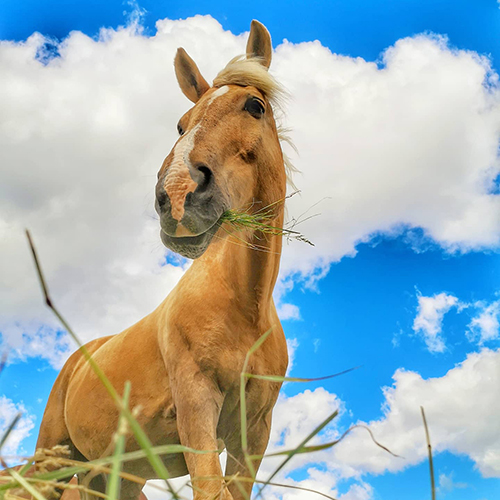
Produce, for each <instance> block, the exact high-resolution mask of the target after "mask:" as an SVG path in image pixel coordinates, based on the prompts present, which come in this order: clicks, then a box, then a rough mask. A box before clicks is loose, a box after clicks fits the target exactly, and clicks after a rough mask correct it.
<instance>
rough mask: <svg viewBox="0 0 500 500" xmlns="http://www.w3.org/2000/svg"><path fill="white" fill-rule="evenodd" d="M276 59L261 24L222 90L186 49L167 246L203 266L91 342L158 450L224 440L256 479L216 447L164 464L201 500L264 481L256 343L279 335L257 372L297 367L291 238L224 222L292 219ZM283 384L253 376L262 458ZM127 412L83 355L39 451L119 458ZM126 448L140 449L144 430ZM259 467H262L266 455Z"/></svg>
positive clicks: (164, 235) (238, 494)
mask: <svg viewBox="0 0 500 500" xmlns="http://www.w3.org/2000/svg"><path fill="white" fill-rule="evenodd" d="M271 54H272V46H271V38H270V36H269V33H268V31H267V30H266V28H265V27H264V26H263V25H262V24H260V23H258V22H257V21H253V22H252V26H251V31H250V37H249V40H248V44H247V57H246V58H237V59H234V60H232V61H231V62H230V63H229V64H228V65H227V66H226V68H224V69H223V70H222V71H221V72H220V73H219V74H218V76H217V77H216V78H215V80H214V84H213V86H212V87H210V85H209V84H208V83H207V82H206V81H205V79H204V78H203V77H202V76H201V74H200V72H199V70H198V68H197V66H196V64H195V63H194V62H193V60H192V59H191V58H190V57H189V56H188V55H187V54H186V52H185V51H184V50H183V49H179V50H178V51H177V55H176V58H175V72H176V76H177V80H178V82H179V85H180V88H181V90H182V92H183V93H184V94H185V95H186V96H187V97H188V98H189V99H190V100H191V101H192V102H193V103H194V107H192V108H191V109H190V110H189V111H188V112H187V113H186V114H185V115H184V116H183V117H182V118H181V119H180V121H179V125H178V131H179V134H180V137H179V139H178V140H177V142H176V144H175V146H174V148H173V149H172V151H171V152H170V154H169V155H168V156H167V157H166V159H165V161H164V162H163V165H162V167H161V169H160V171H159V174H158V183H157V185H156V210H157V212H158V214H159V218H160V226H161V239H162V241H163V243H164V245H165V246H167V247H168V248H170V249H172V250H173V251H175V252H178V253H179V254H181V255H184V256H186V257H190V258H192V259H195V260H194V262H193V264H192V266H191V267H190V268H189V270H188V271H187V272H186V273H185V274H184V276H183V277H182V279H181V280H180V282H179V283H178V285H177V286H176V287H175V289H174V290H173V291H172V293H171V294H170V295H169V296H168V297H167V298H166V300H165V301H164V302H163V303H162V304H161V305H160V306H159V307H158V308H157V309H156V310H155V311H153V312H152V313H151V314H149V315H148V316H146V317H145V318H144V319H142V320H140V321H139V322H138V323H136V324H135V325H133V326H131V327H130V328H128V329H127V330H125V331H123V332H122V333H120V334H118V335H114V336H109V337H104V338H99V339H96V340H94V341H92V342H90V343H89V344H87V348H88V350H89V351H90V352H92V355H93V358H94V359H95V361H96V362H97V364H98V365H99V366H100V367H101V369H102V370H103V371H104V372H105V373H106V375H107V376H108V378H109V379H110V381H111V383H112V384H113V385H114V387H115V388H116V389H117V390H118V391H119V392H122V391H123V388H124V385H125V382H126V381H127V380H130V381H131V385H132V391H131V395H130V406H131V407H137V408H140V412H139V413H138V417H137V418H138V421H139V423H140V424H141V426H142V427H143V429H144V430H145V431H146V433H147V434H148V436H149V438H150V440H151V441H152V443H153V444H154V445H163V444H173V443H181V444H183V445H186V446H188V447H191V448H194V449H197V450H217V449H220V440H222V441H223V443H224V446H225V448H226V449H227V452H228V459H227V465H226V471H225V475H226V476H233V475H237V476H238V477H242V478H246V479H247V481H246V482H245V481H241V482H239V484H236V482H235V481H233V482H228V484H226V483H225V482H224V479H223V474H222V470H221V465H220V461H219V456H218V454H217V453H216V452H214V453H205V454H194V453H185V454H171V455H167V456H164V457H163V458H162V459H163V461H164V464H165V466H166V467H167V469H168V471H169V473H170V475H171V476H172V477H177V476H182V475H185V474H187V473H189V474H190V475H191V481H192V485H193V490H194V498H195V499H196V500H201V499H215V498H220V499H224V500H230V499H243V498H245V494H244V493H242V491H241V489H243V490H244V491H245V492H246V497H247V498H248V495H250V492H251V490H252V482H251V480H248V479H249V478H250V477H251V474H250V471H249V470H248V468H247V465H246V462H245V455H244V453H243V450H242V445H241V431H240V373H241V371H242V369H243V364H244V361H245V357H246V355H247V353H248V351H249V349H250V348H251V346H252V345H253V344H254V343H255V342H256V341H257V339H258V338H259V337H260V336H261V335H262V334H264V333H265V332H267V331H268V330H269V329H272V333H271V334H270V335H269V337H268V338H267V339H266V341H265V342H264V343H263V344H262V346H261V347H260V348H259V349H258V350H257V351H256V352H255V353H254V354H253V355H252V356H251V358H249V359H250V363H249V365H248V371H249V372H250V373H254V374H267V375H280V376H283V375H285V372H286V368H287V363H288V356H287V348H286V341H285V337H284V334H283V330H282V328H281V325H280V322H279V319H278V316H277V313H276V308H275V306H274V302H273V297H272V293H273V288H274V285H275V282H276V279H277V276H278V268H279V263H280V254H281V246H282V241H281V237H279V236H269V235H266V234H263V233H261V232H259V231H253V230H248V231H246V232H243V233H241V232H239V233H238V235H237V236H236V235H231V234H228V233H230V232H231V229H230V228H227V227H225V226H224V224H223V223H222V222H221V216H222V215H223V213H224V212H225V211H226V210H228V209H243V208H248V207H257V208H263V207H268V206H272V207H273V208H272V210H274V213H273V214H272V217H271V219H272V220H271V222H270V224H271V225H273V226H274V227H276V228H281V227H282V224H283V203H280V200H284V198H285V190H286V173H285V166H284V157H283V154H282V150H281V147H280V141H279V136H278V131H277V127H276V124H275V120H274V116H273V109H272V104H273V103H274V102H275V101H276V100H277V99H278V98H279V97H280V92H281V90H280V87H279V86H278V84H277V83H276V82H275V80H274V79H273V78H272V77H271V76H270V75H269V74H268V72H267V69H268V67H269V65H270V62H271ZM242 240H244V241H245V243H246V244H243V243H242ZM256 247H258V248H259V250H260V251H257V250H256V249H255V248H256ZM280 385H281V384H280V383H279V382H269V381H266V380H261V379H255V378H250V379H249V380H248V382H247V385H246V387H245V391H246V405H247V420H248V426H247V431H248V450H247V451H248V453H249V454H251V455H261V454H263V453H264V451H265V449H266V446H267V443H268V440H269V432H270V426H271V413H272V409H273V407H274V405H275V403H276V399H277V397H278V392H279V389H280ZM118 416H119V413H118V410H117V408H116V406H115V404H114V403H113V400H112V399H111V397H110V396H109V395H108V394H107V392H106V390H105V388H104V387H103V386H102V385H101V383H100V381H99V380H98V378H97V376H96V375H95V373H94V372H93V371H92V368H91V367H90V366H89V364H88V363H87V362H86V361H85V360H84V359H83V357H82V355H81V354H80V352H76V353H75V354H73V355H72V356H71V357H70V359H69V360H68V361H67V363H66V364H65V366H64V368H63V369H62V371H61V373H60V375H59V377H58V378H57V380H56V382H55V384H54V387H53V389H52V392H51V394H50V397H49V400H48V404H47V408H46V410H45V414H44V417H43V421H42V424H41V428H40V435H39V438H38V443H37V447H38V448H51V447H53V446H54V445H61V444H63V445H64V444H65V445H68V446H69V449H70V452H71V454H72V456H73V457H75V458H79V459H81V460H93V459H97V458H99V457H102V456H103V455H105V454H106V453H109V444H110V442H111V440H112V438H113V433H114V432H115V431H116V428H117V422H118ZM218 443H219V444H218ZM126 449H127V451H130V450H134V449H137V444H136V443H135V440H134V438H133V437H132V436H131V437H129V438H128V440H127V443H126ZM253 465H254V467H255V469H258V467H259V465H260V460H254V464H253ZM124 470H125V471H126V472H129V473H133V474H136V475H138V476H141V477H143V478H146V479H152V478H155V477H156V476H155V472H154V471H153V469H152V468H151V466H150V464H149V462H148V461H146V460H138V461H135V462H132V463H131V462H128V463H126V464H125V465H124ZM91 487H92V488H93V489H96V490H97V491H104V489H105V478H104V477H102V476H97V477H96V478H94V480H93V481H92V483H91ZM139 493H140V486H138V485H137V484H135V483H133V482H129V481H123V483H122V488H121V498H124V499H129V498H130V499H136V498H137V497H138V496H139Z"/></svg>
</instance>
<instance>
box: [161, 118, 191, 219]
mask: <svg viewBox="0 0 500 500" xmlns="http://www.w3.org/2000/svg"><path fill="white" fill-rule="evenodd" d="M199 128H200V125H196V126H195V127H194V128H193V129H192V130H190V131H189V132H188V133H187V134H185V135H184V137H182V138H181V139H180V140H179V142H178V143H177V144H176V145H175V148H174V157H173V159H172V163H171V164H170V166H169V168H168V172H167V176H166V177H165V182H164V184H163V187H164V188H165V191H166V192H167V195H168V197H169V198H170V204H171V211H172V217H173V218H174V219H175V220H177V221H180V220H181V219H182V217H183V215H184V203H185V201H186V196H187V194H188V193H192V192H193V191H194V190H195V189H196V187H197V186H198V184H197V183H196V182H195V181H194V180H193V179H192V177H191V174H190V173H189V167H191V162H190V160H189V155H190V154H191V151H192V150H193V147H194V138H195V135H196V132H198V130H199Z"/></svg>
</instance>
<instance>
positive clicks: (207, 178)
mask: <svg viewBox="0 0 500 500" xmlns="http://www.w3.org/2000/svg"><path fill="white" fill-rule="evenodd" d="M196 168H197V169H198V172H200V173H201V174H202V175H201V176H200V181H199V182H198V188H197V189H196V191H198V192H200V191H206V190H207V189H208V187H209V186H210V183H211V181H212V177H213V174H212V171H211V170H210V169H209V168H208V167H207V166H206V165H200V166H199V167H196Z"/></svg>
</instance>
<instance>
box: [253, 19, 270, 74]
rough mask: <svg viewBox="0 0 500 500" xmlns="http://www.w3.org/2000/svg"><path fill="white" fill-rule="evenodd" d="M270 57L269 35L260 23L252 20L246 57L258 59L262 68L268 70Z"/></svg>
mask: <svg viewBox="0 0 500 500" xmlns="http://www.w3.org/2000/svg"><path fill="white" fill-rule="evenodd" d="M272 55H273V46H272V44H271V35H270V34H269V31H267V28H266V27H265V26H264V25H263V24H262V23H259V21H256V20H255V19H254V20H253V21H252V24H251V27H250V36H249V38H248V42H247V57H258V58H260V63H261V64H262V66H264V67H266V68H269V66H270V65H271V57H272Z"/></svg>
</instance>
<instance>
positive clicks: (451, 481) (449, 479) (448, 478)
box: [436, 472, 468, 495]
mask: <svg viewBox="0 0 500 500" xmlns="http://www.w3.org/2000/svg"><path fill="white" fill-rule="evenodd" d="M454 476H455V474H454V473H453V472H450V473H449V474H445V473H444V472H442V473H441V474H439V478H438V486H437V489H436V491H437V493H438V494H441V495H446V494H447V493H450V492H451V491H453V490H456V489H464V488H467V487H468V484H467V483H461V482H455V478H454Z"/></svg>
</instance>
